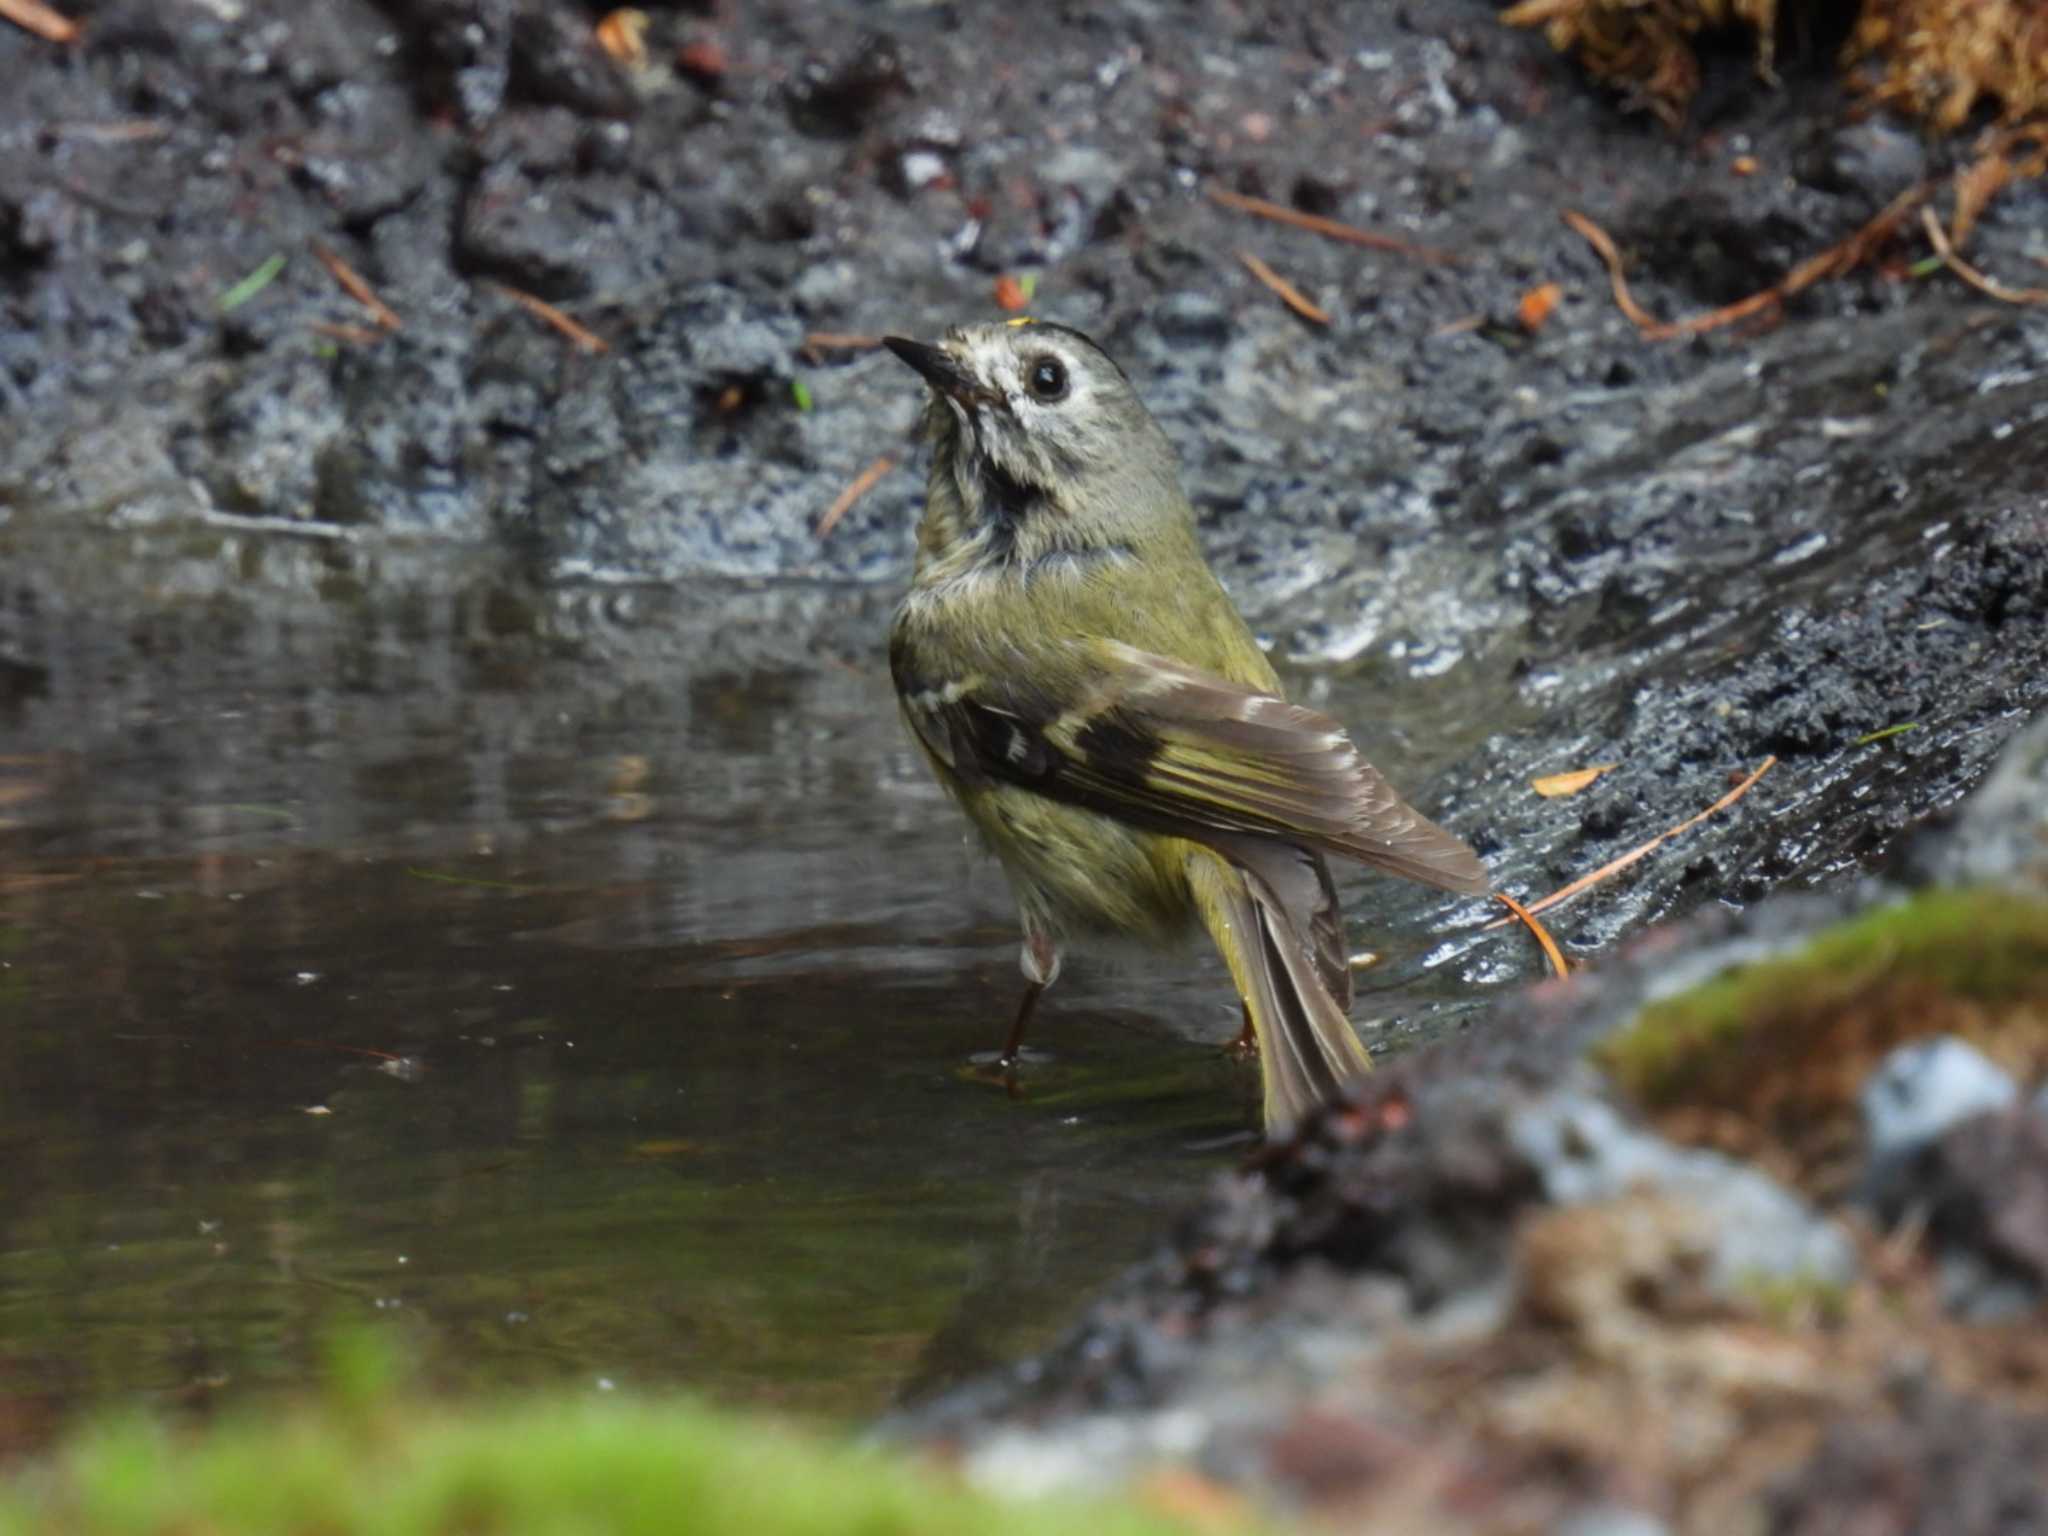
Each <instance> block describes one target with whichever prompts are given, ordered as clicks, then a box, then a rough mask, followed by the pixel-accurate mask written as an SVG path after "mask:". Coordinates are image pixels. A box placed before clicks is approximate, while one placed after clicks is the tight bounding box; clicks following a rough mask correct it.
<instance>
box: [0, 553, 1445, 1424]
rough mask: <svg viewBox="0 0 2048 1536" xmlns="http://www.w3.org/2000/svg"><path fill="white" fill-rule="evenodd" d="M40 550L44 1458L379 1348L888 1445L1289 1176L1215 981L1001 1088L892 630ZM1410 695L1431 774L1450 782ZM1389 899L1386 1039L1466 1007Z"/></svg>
mask: <svg viewBox="0 0 2048 1536" xmlns="http://www.w3.org/2000/svg"><path fill="white" fill-rule="evenodd" d="M0 538H4V539H7V540H11V541H12V542H11V544H10V545H9V547H8V548H7V549H4V550H0V556H5V555H9V554H11V555H13V556H14V557H15V558H13V559H9V560H8V562H7V567H6V569H7V572H8V574H7V575H6V576H4V577H0V657H4V658H5V663H4V668H0V672H4V678H0V1154H4V1159H5V1166H6V1169H7V1181H6V1192H5V1199H4V1202H0V1397H4V1398H6V1399H8V1400H10V1401H11V1402H13V1403H14V1404H15V1405H16V1407H17V1410H18V1411H17V1412H16V1413H15V1414H14V1415H13V1417H14V1418H15V1419H16V1420H18V1421H19V1422H20V1423H21V1424H22V1425H23V1426H24V1428H22V1429H21V1430H20V1431H19V1433H22V1434H27V1435H33V1434H35V1433H37V1432H38V1428H37V1427H38V1426H40V1425H43V1424H45V1423H46V1422H50V1421H54V1420H55V1419H56V1418H58V1417H61V1416H62V1415H63V1414H65V1413H67V1412H69V1411H71V1410H74V1409H76V1408H78V1407H82V1406H84V1405H87V1404H90V1403H94V1402H98V1401H103V1400H106V1399H109V1398H117V1397H119V1398H126V1397H133V1396H140V1397H141V1398H143V1399H145V1400H149V1401H158V1402H164V1403H181V1402H190V1401H195V1400H199V1401H211V1400H215V1399H218V1398H222V1397H233V1396H235V1395H237V1394H242V1393H246V1392H249V1391H251V1390H253V1389H257V1388H262V1387H266V1386H278V1385H282V1386H291V1385H295V1384H298V1383H301V1382H303V1381H304V1380H306V1379H307V1378H308V1376H309V1374H310V1373H311V1372H312V1371H313V1370H314V1369H315V1364H314V1362H315V1361H316V1360H317V1358H318V1343H319V1339H320V1337H321V1335H322V1333H323V1331H324V1330H325V1329H326V1328H327V1327H329V1326H330V1325H331V1324H333V1323H335V1322H337V1321H341V1320H348V1319H360V1318H364V1317H373V1318H383V1319H385V1320H387V1321H395V1322H396V1323H397V1324H398V1325H399V1326H400V1327H401V1328H402V1329H403V1330H404V1331H403V1334H402V1337H405V1338H407V1339H408V1340H410V1341H411V1343H412V1345H413V1347H414V1349H415V1351H416V1354H417V1358H418V1361H419V1363H420V1365H421V1368H422V1369H423V1370H424V1371H425V1372H426V1373H427V1374H428V1376H429V1378H430V1379H432V1380H434V1381H436V1382H438V1383H441V1384H445V1385H449V1386H453V1387H458V1388H479V1389H480V1388H484V1387H488V1386H493V1385H498V1384H504V1383H515V1382H516V1383H538V1382H547V1383H555V1384H560V1383H565V1382H566V1383H571V1384H578V1385H582V1386H586V1387H588V1388H589V1389H590V1390H595V1391H601V1390H605V1389H607V1388H609V1387H628V1386H630V1387H636V1388H643V1389H668V1388H677V1387H681V1388H688V1389H692V1390H696V1391H700V1392H703V1393H706V1394H709V1395H712V1396H715V1397H718V1398H722V1399H728V1400H741V1401H768V1402H773V1403H777V1404H781V1405H786V1406H790V1407H793V1408H795V1409H798V1410H801V1411H805V1412H810V1413H818V1414H830V1415H839V1416H859V1415H866V1414H870V1413H873V1412H875V1411H878V1410H880V1409H882V1408H884V1407H886V1406H888V1405H889V1404H891V1403H893V1402H896V1401H899V1400H901V1399H903V1398H904V1397H906V1396H908V1395H913V1394H916V1393H918V1392H921V1391H925V1390H929V1389H932V1388H935V1387H938V1386H941V1385H944V1384H947V1383H950V1382H954V1381H957V1380H959V1379H961V1378H962V1377H963V1376H964V1375H967V1374H969V1373H971V1372H974V1371H976V1370H980V1369H983V1368H985V1367H986V1366H987V1365H989V1364H991V1363H993V1362H995V1361H998V1360H1001V1359H1005V1358H1008V1357H1011V1356H1013V1355H1016V1354H1018V1353H1020V1352H1023V1351H1025V1350H1027V1349H1029V1348H1031V1347H1033V1346H1035V1345H1037V1344H1039V1343H1041V1342H1043V1341H1044V1340H1045V1339H1046V1338H1047V1337H1048V1336H1049V1335H1050V1334H1051V1333H1052V1332H1053V1331H1055V1330H1056V1329H1057V1328H1058V1327H1059V1326H1060V1325H1061V1324H1062V1323H1063V1322H1064V1321H1065V1320H1066V1319H1067V1318H1068V1317H1069V1316H1071V1315H1072V1313H1073V1312H1074V1311H1075V1310H1077V1309H1078V1307H1079V1306H1080V1305H1081V1304H1082V1302H1083V1301H1084V1300H1085V1299H1086V1297H1087V1295H1088V1293H1089V1292H1090V1291H1091V1290H1092V1289H1093V1288H1095V1287H1097V1286H1099V1285H1100V1284H1101V1283H1102V1282H1103V1281H1104V1280H1105V1279H1107V1278H1108V1277H1109V1276H1110V1275H1112V1274H1114V1273H1115V1272H1116V1271H1117V1270H1118V1269H1119V1268H1121V1267H1122V1266H1124V1265H1125V1264H1127V1263H1129V1262H1131V1261H1132V1260H1134V1259H1135V1258H1137V1257H1138V1256H1140V1255H1141V1254H1142V1253H1143V1251H1144V1248H1145V1245H1146V1244H1147V1242H1148V1241H1149V1240H1150V1239H1151V1238H1152V1237H1154V1236H1156V1235H1158V1234H1159V1233H1161V1232H1162V1231H1163V1230H1164V1229H1165V1226H1166V1224H1167V1223H1168V1222H1169V1221H1170V1220H1171V1219H1172V1217H1173V1214H1174V1213H1175V1211H1176V1210H1178V1209H1179V1208H1180V1207H1182V1206H1183V1205H1184V1204H1186V1203H1187V1202H1188V1201H1189V1200H1190V1199H1191V1198H1192V1196H1193V1195H1194V1194H1195V1193H1196V1192H1197V1191H1198V1189H1199V1188H1200V1187H1201V1185H1202V1183H1203V1181H1204V1180H1205V1179H1207V1178H1209V1177H1211V1176H1212V1175H1214V1174H1215V1173H1217V1172H1218V1171H1220V1170H1224V1169H1227V1168H1229V1167H1231V1166H1233V1165H1234V1163H1235V1162H1236V1161H1237V1160H1238V1159H1239V1158H1240V1157H1241V1156H1242V1155H1243V1153H1244V1152H1245V1151H1246V1150H1247V1148H1248V1146H1249V1137H1248V1132H1249V1129H1250V1126H1251V1125H1252V1123H1253V1117H1254V1115H1255V1113H1256V1082H1255V1078H1254V1074H1252V1073H1251V1072H1249V1071H1248V1070H1246V1069H1245V1068H1243V1067H1240V1066H1236V1065H1233V1064H1232V1063H1230V1062H1228V1061H1226V1060H1224V1059H1223V1057H1222V1056H1221V1055H1220V1054H1219V1052H1218V1051H1217V1049H1216V1046H1217V1044H1218V1043H1219V1042H1221V1041H1223V1040H1226V1039H1227V1038H1228V1037H1229V1036H1230V1035H1231V1034H1232V1033H1233V1032H1234V1030H1235V1026H1236V1022H1237V1019H1236V1008H1235V1004H1234V1001H1233V1000H1232V995H1231V993H1230V991H1229V988H1228V984H1227V981H1226V980H1225V978H1224V976H1223V973H1222V970H1221V967H1220V966H1219V965H1218V964H1217V963H1216V962H1215V961H1214V959H1213V957H1210V956H1208V955H1206V954H1197V953H1194V952H1190V953H1189V954H1188V955H1185V956H1181V957H1178V958H1176V959H1168V960H1154V961H1149V962H1144V961H1129V960H1125V961H1120V962H1116V963H1103V962H1099V961H1092V960H1090V959H1088V958H1085V957H1084V958H1082V959H1080V960H1079V961H1077V962H1076V963H1073V964H1071V965H1070V966H1069V970H1068V974H1067V976H1066V977H1065V978H1063V980H1062V982H1061V984H1060V986H1059V988H1058V989H1057V990H1056V992H1055V993H1054V994H1053V996H1052V998H1051V999H1050V1000H1049V1001H1048V1004H1047V1006H1046V1007H1045V1008H1044V1009H1043V1010H1042V1011H1041V1013H1040V1016H1039V1020H1038V1024H1037V1027H1036V1029H1035V1032H1034V1042H1035V1044H1036V1045H1037V1046H1038V1047H1039V1052H1040V1055H1039V1058H1038V1059H1037V1060H1036V1061H1035V1062H1034V1064H1033V1066H1032V1068H1031V1070H1030V1072H1029V1073H1028V1074H1027V1077H1026V1081H1025V1085H1024V1088H1025V1091H1024V1093H1023V1096H1022V1097H1011V1096H1009V1095H1007V1094H1006V1093H1005V1092H1003V1091H1002V1090H1001V1088H1000V1087H998V1086H995V1085H992V1084H990V1083H989V1082H987V1081H985V1080H983V1075H982V1074H981V1073H979V1072H978V1071H977V1069H976V1067H975V1064H974V1063H973V1061H972V1060H971V1058H972V1057H973V1056H974V1054H975V1053H977V1052H983V1051H986V1050H988V1049H989V1048H991V1047H993V1046H994V1045H995V1044H996V1043H997V1042H998V1041H999V1040H1000V1038H1001V1035H1002V1033H1003V1029H1004V1026H1005V1024H1006V1023H1007V1019H1008V1015H1009V1012H1010V1010H1011V1008H1012V1007H1013V1006H1014V1002H1015V998H1016V989H1017V987H1018V984H1019V981H1018V976H1017V972H1016V966H1015V957H1014V943H1015V939H1014V929H1013V927H1012V925H1011V919H1010V914H1009V910H1008V904H1007V898H1006V896H1005V893H1004V891H1003V888H1002V883H1001V880H1000V877H999V876H998V875H997V873H996V872H995V870H994V869H993V868H992V867H990V866H989V865H988V863H987V861H986V860H983V859H980V858H978V857H976V856H975V855H974V854H973V853H972V851H971V849H969V847H968V846H967V844H966V841H965V838H964V836H963V833H962V830H961V827H960V824H959V823H958V821H957V818H956V817H955V816H954V815H953V813H952V812H951V810H950V808H949V807H948V806H947V804H946V803H945V801H944V800H943V799H942V797H941V796H940V794H939V792H938V791H937V790H936V788H935V787H934V786H933V785H932V784H931V783H930V782H929V781H928V779H927V778H926V777H925V774H924V772H923V770H922V768H921V766H920V765H919V764H918V763H917V762H916V760H915V759H914V757H913V754H912V752H911V750H910V748H909V747H908V746H907V744H906V742H905V740H904V738H903V736H902V734H901V730H900V727H899V725H898V723H897V721H896V719H895V714H894V708H893V704H892V702H891V699H890V696H889V691H888V684H887V679H886V675H885V669H884V667H883V664H882V662H881V660H880V656H879V632H880V631H879V626H880V625H881V624H882V623H883V622H884V619H885V613H886V599H885V598H884V597H878V596H877V595H875V594H869V593H863V592H855V591H836V592H835V591H828V590H820V589H801V590H799V589H792V590H790V591H787V592H776V591H762V590H752V591H749V590H743V589H735V590H729V591H716V592H709V591H707V592H694V593H692V592H668V591H654V590H648V591H636V592H620V591H582V592H566V593H565V592H556V593H550V594H537V593H534V592H531V591H528V590H526V589H524V588H522V587H521V586H520V585H519V584H518V583H516V582H513V581H508V580H507V579H506V578H505V576H504V575H503V573H502V572H499V571H496V570H493V569H488V568H484V567H479V566H474V565H469V564H465V563H463V562H462V561H460V560H459V559H456V558H455V557H451V556H447V555H445V554H442V553H439V552H436V551H434V550H431V549H406V548H402V547H391V546H384V547H378V548H369V547H365V546H359V545H357V544H355V543H353V542H351V541H347V540H340V541H332V540H321V539H313V538H305V537H298V536H291V535H280V534H274V533H264V532H258V531H245V532H237V531H233V530H228V531H221V530H182V531H175V532H167V531H164V530H142V531H136V532H132V533H129V534H125V535H116V534H109V535H106V536H105V537H104V538H103V539H99V540H96V541H94V542H92V543H90V545H89V546H88V547H81V546H79V545H78V544H77V543H76V542H75V541H69V540H67V541H66V543H65V544H64V545H63V546H61V547H60V546H57V545H55V544H53V543H52V542H50V541H48V540H39V539H37V538H36V537H35V534H34V530H32V529H25V528H24V527H23V526H22V525H20V524H19V523H17V525H16V526H15V527H14V528H12V529H10V530H5V531H0ZM138 576H141V577H145V578H146V579H141V580H139V579H138ZM1435 697H1436V700H1437V702H1436V704H1435V706H1434V707H1435V708H1437V709H1442V708H1444V707H1445V706H1444V705H1443V704H1442V702H1441V701H1442V693H1441V690H1438V692H1437V693H1436V695H1435ZM1322 702H1324V703H1325V704H1326V706H1331V707H1337V708H1340V709H1344V708H1347V707H1360V706H1361V697H1360V696H1357V695H1356V694H1355V693H1354V694H1353V695H1347V693H1346V691H1345V688H1344V686H1343V685H1339V686H1337V687H1336V688H1335V690H1334V692H1333V696H1331V697H1327V698H1325V699H1324V700H1323V701H1322ZM1414 702H1415V703H1416V705H1417V714H1416V717H1415V718H1416V721H1417V724H1416V727H1415V729H1414V730H1413V731H1412V732H1406V733H1404V732H1403V730H1402V729H1400V727H1399V720H1400V718H1401V717H1400V716H1399V715H1398V713H1396V714H1393V715H1389V714H1388V712H1387V711H1386V709H1385V708H1384V705H1383V702H1382V707H1381V709H1380V711H1379V719H1380V725H1381V742H1380V746H1379V748H1378V750H1379V751H1380V753H1381V755H1382V756H1383V757H1385V758H1387V759H1388V766H1389V767H1390V769H1392V770H1393V771H1395V772H1397V773H1398V774H1403V775H1405V776H1407V778H1408V779H1409V781H1410V782H1415V781H1416V780H1417V779H1419V778H1422V777H1424V776H1426V773H1427V770H1428V768H1429V766H1430V764H1431V761H1432V753H1433V752H1436V753H1441V752H1443V751H1447V750H1450V745H1449V743H1447V742H1446V741H1445V740H1444V739H1443V737H1442V734H1441V732H1439V731H1437V730H1435V729H1434V728H1433V727H1428V726H1424V725H1422V724H1421V723H1420V721H1421V720H1422V718H1423V717H1422V715H1421V712H1420V711H1421V703H1422V701H1421V700H1420V699H1417V700H1415V701H1414ZM1418 743H1426V745H1424V744H1418ZM1349 888H1350V890H1351V891H1352V893H1353V896H1354V901H1353V905H1354V908H1356V909H1358V910H1360V911H1363V910H1365V907H1364V906H1362V905H1361V904H1360V903H1359V901H1358V900H1357V899H1356V898H1357V896H1358V893H1360V892H1361V891H1366V892H1367V893H1368V894H1369V896H1370V903H1371V904H1373V905H1374V906H1375V909H1376V910H1384V911H1385V912H1386V914H1387V926H1386V928H1385V929H1384V930H1382V931H1381V935H1380V936H1381V937H1382V938H1385V939H1389V940H1391V941H1392V942H1391V943H1390V944H1388V945H1386V946H1383V947H1385V948H1386V949H1387V953H1388V955H1389V959H1388V961H1387V962H1386V964H1384V965H1383V966H1382V967H1381V968H1380V969H1378V970H1377V971H1374V972H1371V973H1369V974H1368V976H1367V983H1368V985H1367V988H1366V995H1365V997H1364V998H1363V1000H1362V1002H1361V1006H1360V1009H1359V1013H1360V1016H1361V1018H1368V1017H1369V1016H1371V1015H1374V1014H1394V1015H1398V1016H1399V1017H1401V1018H1402V1019H1404V1020H1408V1021H1410V1022H1412V1021H1414V1020H1416V1019H1418V1018H1427V1017H1428V1016H1429V1015H1430V1014H1431V1012H1432V1011H1433V1010H1434V1009H1435V1008H1436V1007H1437V1005H1439V1004H1443V1003H1446V1002H1455V1001H1456V1000H1457V999H1458V998H1459V997H1460V996H1461V995H1462V985H1463V984H1462V983H1460V982H1459V981H1458V979H1457V978H1456V977H1455V976H1452V975H1449V974H1446V973H1445V971H1447V970H1448V968H1445V970H1444V971H1439V972H1426V971H1424V970H1423V969H1422V968H1421V966H1420V964H1419V957H1420V956H1421V954H1422V953H1423V951H1424V950H1425V949H1426V948H1427V947H1428V946H1429V944H1430V942H1431V940H1432V937H1433V933H1432V930H1433V928H1435V927H1438V926H1440V925H1441V924H1442V923H1444V922H1446V921H1448V918H1449V913H1450V911H1451V909H1450V908H1449V907H1448V906H1446V905H1445V904H1443V903H1440V902H1436V901H1434V900H1433V899H1432V898H1429V897H1426V896H1409V895H1405V894H1401V895H1397V894H1396V893H1393V892H1391V891H1390V890H1389V888H1388V887H1387V886H1385V885H1384V884H1372V885H1371V886H1370V887H1369V888H1368V887H1366V886H1364V885H1362V884H1361V883H1360V882H1359V881H1357V880H1353V881H1351V882H1349ZM1361 942H1364V939H1363V937H1362V938H1361ZM1367 1029H1368V1036H1369V1038H1383V1037H1382V1036H1380V1035H1376V1034H1375V1033H1374V1031H1373V1028H1372V1026H1371V1025H1370V1024H1368V1026H1367Z"/></svg>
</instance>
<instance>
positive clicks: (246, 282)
mask: <svg viewBox="0 0 2048 1536" xmlns="http://www.w3.org/2000/svg"><path fill="white" fill-rule="evenodd" d="M284 260H285V258H284V253H283V252H282V251H279V252H278V253H277V254H275V255H273V256H270V257H267V258H265V260H264V261H263V262H261V263H260V264H259V265H258V266H257V267H256V268H255V270H254V271H252V272H250V273H249V275H248V276H247V277H244V278H243V279H242V280H241V281H240V282H238V283H236V284H235V285H234V286H233V287H231V288H229V289H228V291H227V292H226V293H223V294H222V295H221V296H220V300H219V302H218V304H217V305H216V306H215V307H216V308H217V309H219V311H220V312H221V313H222V314H224V315H228V314H233V313H234V312H235V311H236V310H238V309H240V308H241V307H242V306H243V305H244V304H246V303H248V302H249V301H250V300H251V299H253V298H255V297H256V295H257V294H259V293H261V292H262V291H263V290H264V289H266V288H268V287H269V286H270V285H271V284H272V283H274V282H275V281H277V274H278V273H280V272H282V271H283V270H284Z"/></svg>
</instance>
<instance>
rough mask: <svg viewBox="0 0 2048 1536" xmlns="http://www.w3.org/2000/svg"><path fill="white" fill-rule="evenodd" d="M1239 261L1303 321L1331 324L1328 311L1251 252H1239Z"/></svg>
mask: <svg viewBox="0 0 2048 1536" xmlns="http://www.w3.org/2000/svg"><path fill="white" fill-rule="evenodd" d="M1237 259H1238V260H1239V261H1241V262H1243V263H1244V269H1245V270H1246V271H1247V272H1249V273H1251V275H1252V276H1253V277H1256V278H1257V279H1258V280H1259V281H1260V282H1262V283H1264V284H1265V285H1266V286H1267V287H1268V288H1270V289H1272V290H1273V292H1274V293H1276V294H1278V295H1279V296H1280V302H1281V303H1282V304H1285V305H1286V306H1287V307H1288V308H1289V309H1291V310H1293V311H1294V312H1295V313H1296V314H1297V315H1299V316H1301V318H1302V319H1304V320H1311V321H1314V322H1315V323H1316V324H1317V325H1328V324H1329V323H1330V314H1329V311H1328V310H1326V309H1324V308H1322V307H1321V306H1320V305H1318V304H1316V303H1315V302H1314V301H1313V300H1311V299H1310V298H1309V297H1308V295H1307V294H1305V293H1303V292H1302V291H1301V290H1300V289H1299V288H1297V287H1295V286H1294V284H1292V283H1290V282H1289V281H1287V279H1286V278H1284V277H1282V276H1281V275H1280V274H1279V273H1278V272H1275V271H1274V270H1273V269H1272V268H1271V267H1269V266H1267V265H1266V264H1265V263H1264V262H1263V261H1261V260H1259V258H1258V257H1256V256H1254V255H1253V254H1252V253H1251V252H1250V251H1239V252H1238V253H1237Z"/></svg>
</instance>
